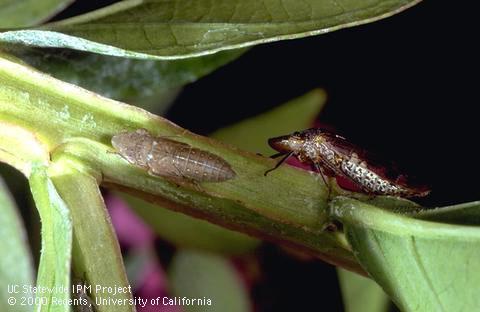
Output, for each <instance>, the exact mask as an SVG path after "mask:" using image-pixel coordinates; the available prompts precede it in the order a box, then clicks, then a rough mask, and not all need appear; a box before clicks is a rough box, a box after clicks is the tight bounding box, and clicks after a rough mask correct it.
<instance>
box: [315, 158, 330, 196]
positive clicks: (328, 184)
mask: <svg viewBox="0 0 480 312" xmlns="http://www.w3.org/2000/svg"><path fill="white" fill-rule="evenodd" d="M313 165H314V166H315V169H316V170H317V171H318V173H320V176H321V177H322V180H323V183H325V186H326V187H328V199H330V195H331V194H332V185H331V184H330V183H328V182H327V178H325V175H324V174H323V169H322V167H320V165H319V164H318V163H316V162H314V163H313Z"/></svg>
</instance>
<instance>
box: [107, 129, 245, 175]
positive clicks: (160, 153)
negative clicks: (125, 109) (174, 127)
mask: <svg viewBox="0 0 480 312" xmlns="http://www.w3.org/2000/svg"><path fill="white" fill-rule="evenodd" d="M112 145H113V147H114V148H115V149H116V150H117V152H118V153H119V154H120V155H121V156H122V157H123V158H125V159H126V160H127V161H128V162H130V163H131V164H134V165H136V166H138V167H141V168H143V169H145V170H147V171H148V173H150V174H151V175H156V176H161V177H165V178H171V179H174V180H187V181H188V180H190V181H194V182H222V181H226V180H230V179H233V178H234V177H235V176H236V174H235V171H233V169H232V167H231V166H230V164H229V163H227V162H226V161H225V160H224V159H222V158H220V157H219V156H217V155H214V154H212V153H209V152H207V151H203V150H200V149H198V148H194V147H191V146H190V145H188V144H185V143H182V142H178V141H175V140H171V139H168V138H166V137H161V136H160V137H154V136H152V135H151V134H150V133H149V132H148V131H147V130H145V129H138V130H136V131H132V132H128V131H126V132H121V133H119V134H117V135H114V136H113V137H112Z"/></svg>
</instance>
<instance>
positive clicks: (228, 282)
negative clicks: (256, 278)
mask: <svg viewBox="0 0 480 312" xmlns="http://www.w3.org/2000/svg"><path fill="white" fill-rule="evenodd" d="M168 273H169V280H170V282H171V286H172V290H173V295H174V296H175V297H177V298H182V297H186V298H200V299H203V298H205V299H210V300H211V304H210V305H208V303H207V305H201V304H191V305H184V306H183V307H182V308H184V309H185V311H186V312H197V311H209V312H217V311H218V312H224V311H229V312H242V311H250V310H251V308H250V304H249V299H248V294H247V292H246V290H245V287H244V286H243V284H242V281H241V280H240V276H239V275H238V273H237V272H236V271H235V268H234V267H233V265H232V264H231V263H230V262H229V261H228V260H226V259H225V258H222V257H220V256H216V255H213V254H208V253H202V252H198V251H191V250H180V251H178V252H177V253H176V254H175V256H174V258H173V260H172V263H171V264H170V268H169V272H168ZM205 302H206V301H205Z"/></svg>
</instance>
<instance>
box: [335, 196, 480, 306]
mask: <svg viewBox="0 0 480 312" xmlns="http://www.w3.org/2000/svg"><path fill="white" fill-rule="evenodd" d="M331 213H332V215H333V216H334V217H335V218H336V219H338V220H339V221H341V222H342V223H343V225H344V229H345V232H346V235H347V239H348V241H349V243H350V244H351V246H352V248H353V250H354V252H355V256H356V257H357V259H358V260H359V262H360V264H361V265H362V266H363V267H364V269H365V270H366V271H367V272H368V273H369V274H370V276H371V277H372V278H373V279H374V280H375V281H376V282H377V283H379V284H380V285H381V286H382V287H383V289H384V290H385V292H386V293H387V294H389V295H390V296H391V298H392V300H393V301H394V302H395V303H396V304H397V306H398V307H399V308H400V310H402V311H475V310H477V309H478V307H479V306H480V297H479V296H478V295H477V289H478V285H480V261H478V259H480V228H478V227H474V226H464V225H451V224H445V223H439V222H431V221H423V220H416V219H413V218H409V217H407V216H405V215H398V214H394V213H391V212H388V211H385V210H382V209H379V208H377V207H375V206H371V205H368V204H365V203H362V202H359V201H357V200H354V199H351V198H346V197H339V198H337V199H335V200H334V201H333V202H332V204H331Z"/></svg>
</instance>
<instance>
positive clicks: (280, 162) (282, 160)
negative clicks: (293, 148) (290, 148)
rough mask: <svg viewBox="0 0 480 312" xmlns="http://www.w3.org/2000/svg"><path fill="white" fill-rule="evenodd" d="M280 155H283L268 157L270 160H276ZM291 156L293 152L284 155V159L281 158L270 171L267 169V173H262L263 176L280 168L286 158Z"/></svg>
mask: <svg viewBox="0 0 480 312" xmlns="http://www.w3.org/2000/svg"><path fill="white" fill-rule="evenodd" d="M282 155H283V154H282V153H279V154H275V155H273V156H272V157H270V158H276V157H279V156H282ZM292 155H293V152H290V153H288V154H287V155H285V157H283V158H282V159H281V160H280V161H279V162H278V163H277V164H276V165H275V167H273V168H272V169H268V170H267V171H265V172H264V173H263V175H264V176H265V177H266V176H267V174H268V173H269V172H271V171H273V170H275V169H277V168H278V167H280V165H281V164H283V163H284V162H285V161H286V160H287V159H288V158H290V156H292Z"/></svg>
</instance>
